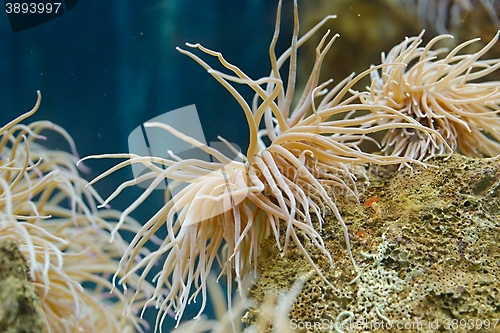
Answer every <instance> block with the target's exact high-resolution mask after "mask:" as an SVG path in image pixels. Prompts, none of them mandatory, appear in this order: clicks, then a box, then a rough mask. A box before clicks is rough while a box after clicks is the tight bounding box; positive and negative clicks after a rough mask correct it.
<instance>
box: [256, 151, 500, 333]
mask: <svg viewBox="0 0 500 333" xmlns="http://www.w3.org/2000/svg"><path fill="white" fill-rule="evenodd" d="M429 164H432V165H434V166H436V167H428V168H424V167H422V166H413V169H409V168H404V169H402V170H398V169H397V167H394V166H388V167H380V166H376V167H375V166H374V167H370V168H368V169H367V175H368V176H369V179H370V183H371V184H370V185H366V184H363V183H359V184H358V189H359V191H360V204H359V205H358V204H357V202H355V201H353V200H349V198H348V197H344V196H342V195H337V196H336V197H337V204H338V206H339V209H340V211H341V214H342V216H343V218H344V221H345V222H346V223H347V224H348V226H349V232H350V239H351V246H352V250H353V253H354V256H355V258H356V261H357V263H358V266H360V270H359V271H358V272H356V271H355V270H354V267H353V266H352V263H351V262H350V260H349V257H348V254H347V251H346V249H345V243H344V240H343V238H342V233H341V229H340V227H339V224H338V222H337V221H336V220H335V218H334V217H333V216H331V215H329V216H327V217H326V222H325V223H324V227H323V231H322V237H323V239H324V240H325V242H326V246H327V249H328V251H329V252H330V253H331V254H332V257H333V259H334V267H331V266H330V265H329V263H328V261H327V260H326V258H323V257H322V256H321V254H320V253H319V252H318V251H317V250H316V248H315V247H314V246H312V245H311V244H308V242H307V239H306V238H305V237H302V238H301V240H302V241H303V242H304V245H305V246H306V248H307V250H308V251H309V253H311V257H312V258H313V260H315V262H316V263H317V264H318V265H319V266H320V267H321V270H322V272H323V273H324V275H325V276H326V278H327V279H328V280H329V281H330V282H331V283H332V285H333V286H334V287H335V289H336V290H335V289H334V288H332V287H330V286H328V284H327V283H325V281H323V280H322V279H321V278H320V277H318V276H317V275H316V276H314V277H313V278H311V279H310V280H309V282H308V283H307V284H306V286H305V287H304V289H303V291H302V293H301V294H300V295H299V297H298V298H297V300H296V302H295V305H294V309H293V311H292V312H291V314H290V318H291V320H292V321H293V323H304V325H302V328H303V329H302V330H301V331H304V332H318V331H321V332H330V331H332V332H335V329H338V331H353V332H355V331H361V330H362V329H366V330H367V331H370V332H400V331H401V332H402V331H405V332H408V331H412V330H411V329H410V330H408V328H406V329H397V328H395V327H391V328H387V324H388V323H389V322H390V323H392V324H395V323H398V322H400V323H408V324H409V325H410V324H411V325H416V324H422V326H421V327H418V329H417V328H415V327H413V331H422V332H435V331H442V332H461V331H463V332H467V331H483V330H484V329H485V326H486V321H487V320H488V321H489V322H488V323H489V325H490V327H489V330H488V331H500V323H498V324H497V325H496V326H495V329H493V324H494V323H496V322H497V321H498V319H500V281H499V278H500V267H499V266H500V232H499V224H500V209H499V207H500V198H499V196H498V193H499V189H500V165H499V163H498V161H495V160H487V159H472V158H467V157H464V156H461V155H454V156H452V157H451V158H450V159H445V158H435V159H433V160H430V161H429ZM299 237H300V235H299ZM259 267H260V268H261V278H260V280H259V282H258V283H257V285H256V288H255V289H254V291H253V295H254V298H255V299H256V300H257V301H262V300H263V297H264V295H265V294H266V293H269V292H270V291H271V290H273V289H278V290H280V289H283V288H289V287H290V285H291V284H292V283H293V281H295V279H296V278H297V276H299V275H300V274H302V273H303V272H307V271H310V270H311V269H312V268H311V267H310V265H309V264H308V263H307V262H306V261H305V260H304V258H303V257H302V256H301V255H300V252H299V251H298V250H297V249H296V248H290V250H288V251H287V253H286V254H285V256H284V257H283V258H281V254H280V252H279V251H278V249H277V247H276V245H275V243H274V242H273V241H269V242H266V243H265V244H264V245H263V248H262V253H261V255H260V257H259ZM256 311H257V310H250V315H249V316H248V317H249V318H252V317H256V316H257V315H258V314H256V313H255V312H256ZM341 322H344V324H346V325H347V324H350V323H354V324H355V323H358V326H355V325H354V326H353V325H351V326H349V325H347V326H342V327H341V326H335V323H337V324H339V323H341ZM306 323H309V324H310V325H309V328H308V327H307V325H305V324H306ZM314 323H317V324H318V326H317V327H313V326H311V325H313V324H314ZM359 323H360V324H359ZM367 323H368V324H369V323H372V324H374V323H378V324H379V325H380V324H381V323H385V324H386V326H385V327H384V328H380V327H378V328H377V327H375V326H374V327H367V326H366V324H367ZM468 323H469V326H467V324H468ZM454 324H456V325H454ZM461 324H464V325H465V326H460V325H461ZM359 325H361V326H359ZM363 325H365V326H363Z"/></svg>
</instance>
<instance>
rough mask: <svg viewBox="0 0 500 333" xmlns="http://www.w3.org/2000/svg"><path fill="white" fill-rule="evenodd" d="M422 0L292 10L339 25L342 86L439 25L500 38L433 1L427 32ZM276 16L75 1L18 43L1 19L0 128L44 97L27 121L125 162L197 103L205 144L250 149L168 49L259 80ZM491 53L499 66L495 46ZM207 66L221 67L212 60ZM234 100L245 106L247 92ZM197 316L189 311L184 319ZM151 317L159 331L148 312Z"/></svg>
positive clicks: (110, 180) (234, 111)
mask: <svg viewBox="0 0 500 333" xmlns="http://www.w3.org/2000/svg"><path fill="white" fill-rule="evenodd" d="M417 2H418V1H395V0H393V1H389V0H379V1H368V0H366V1H357V0H356V1H354V0H353V1H346V0H342V1H333V0H331V1H326V0H325V1H299V15H300V17H301V25H302V26H301V31H307V30H308V29H309V28H310V27H311V26H313V25H314V24H315V23H317V22H318V21H320V20H321V19H322V18H323V17H324V16H326V15H327V14H337V15H338V19H337V20H333V21H332V22H331V23H330V24H329V26H328V27H329V28H330V29H332V31H333V32H334V33H336V32H339V33H340V35H341V37H340V38H339V39H338V40H337V41H336V42H335V43H334V45H333V47H332V50H331V51H330V53H332V55H331V56H329V58H330V62H329V63H328V64H325V66H326V67H327V70H326V71H323V75H325V74H324V73H325V72H327V73H328V74H327V75H328V76H329V77H333V78H334V80H335V81H336V82H339V81H340V80H342V79H343V78H344V77H346V76H347V75H348V74H349V73H350V72H352V71H356V72H358V73H359V72H360V71H362V70H364V69H367V68H369V66H370V64H372V63H376V62H377V61H379V59H380V53H381V52H382V51H386V52H387V51H388V50H389V49H390V48H391V47H392V46H393V45H396V44H397V43H399V42H400V41H401V40H403V39H404V37H405V36H409V35H417V34H418V33H419V32H420V30H421V29H422V28H427V29H428V32H427V34H428V35H427V34H426V35H425V36H426V37H425V39H426V40H429V39H430V38H432V36H433V35H435V34H436V33H437V32H442V31H439V30H440V29H441V28H440V27H442V26H444V27H445V28H450V30H451V28H453V29H455V30H454V31H450V32H452V33H453V32H456V33H457V34H458V35H460V34H464V36H465V37H467V38H470V37H476V35H478V34H481V33H482V32H484V33H485V34H486V36H485V40H490V39H491V38H492V37H493V35H492V34H491V33H490V32H491V31H493V32H494V31H495V29H498V28H495V24H496V23H497V22H495V21H494V20H493V19H489V18H488V14H487V13H486V14H484V13H483V14H482V15H483V16H485V17H486V19H484V20H482V19H478V18H474V19H469V18H470V17H471V16H472V14H470V15H469V16H467V15H465V14H464V16H463V21H462V22H463V25H461V26H459V27H455V26H453V27H452V26H451V25H452V24H451V23H449V22H448V20H449V17H448V16H447V15H446V11H447V10H448V11H451V8H452V6H453V3H454V1H451V0H449V1H437V0H436V3H439V2H441V3H446V6H447V7H446V8H448V9H446V10H445V14H443V15H442V16H441V17H436V20H441V21H443V20H444V23H443V22H441V23H439V24H430V23H436V22H435V21H434V22H427V20H426V18H425V17H423V16H425V15H422V13H420V15H419V12H418V8H419V7H418V6H417ZM431 2H432V1H431ZM457 2H458V1H457ZM471 4H475V2H474V1H472V2H471ZM283 5H284V8H283V10H282V20H281V24H282V25H281V36H280V40H279V42H278V46H277V50H278V52H277V53H278V54H280V53H281V52H282V51H284V50H285V49H286V48H287V47H288V46H289V45H290V38H291V31H292V27H293V19H292V9H291V8H292V3H291V1H284V4H283ZM276 6H277V1H269V0H249V1H229V0H216V1H194V0H187V1H181V0H149V1H148V0H145V1H132V0H108V1H100V0H80V1H79V3H78V5H77V6H76V7H75V8H73V9H72V10H70V11H69V12H67V13H66V14H65V15H63V16H61V17H59V18H57V19H55V20H53V21H50V22H47V23H45V24H43V25H40V26H37V27H34V28H31V29H28V30H24V31H20V32H17V33H13V32H12V31H11V28H10V26H9V21H8V18H7V15H5V14H0V45H1V47H0V72H1V78H0V126H2V125H4V124H6V123H7V122H9V121H10V120H12V119H14V118H16V117H18V116H19V115H21V114H22V113H24V112H26V111H28V110H30V109H31V108H32V107H33V105H34V103H35V101H36V91H37V90H40V91H41V93H42V103H41V107H40V109H39V110H38V111H37V113H36V114H35V115H34V116H32V117H31V118H29V119H27V120H25V121H24V122H25V123H29V122H32V121H35V120H41V119H44V120H50V121H52V122H54V123H56V124H58V125H60V126H62V127H63V128H65V129H66V130H67V131H68V132H69V133H70V135H71V136H72V137H73V139H74V140H75V143H76V145H77V149H78V152H79V154H80V156H81V157H84V156H87V155H94V154H105V153H121V152H127V151H128V147H127V139H128V136H129V134H130V133H131V132H132V130H133V129H135V128H136V127H138V126H140V125H141V124H143V123H144V122H146V121H148V120H149V119H151V118H154V117H156V116H158V115H161V114H163V113H165V112H168V111H170V110H175V109H178V108H181V107H184V106H187V105H191V104H195V105H196V108H197V111H198V113H199V117H200V120H201V123H202V126H203V130H204V134H205V136H206V139H207V140H206V141H207V142H211V141H217V136H218V135H220V136H222V137H224V138H225V139H227V140H229V141H230V142H234V143H236V144H237V145H239V146H240V147H241V148H242V150H245V149H246V146H247V145H248V139H247V138H248V128H247V127H246V121H245V117H244V114H243V112H242V111H241V108H240V106H239V105H238V103H237V102H236V101H235V100H234V99H233V98H232V97H231V95H230V94H229V93H228V92H227V91H226V90H225V89H224V87H222V86H221V85H220V84H219V83H217V82H216V81H215V80H214V79H213V78H212V77H211V76H210V75H209V74H207V73H206V71H205V70H204V69H203V68H201V67H200V66H199V65H198V64H196V63H195V62H194V61H192V60H191V59H189V58H188V57H186V56H184V55H182V54H180V53H179V52H177V51H176V50H175V47H177V46H180V47H182V46H183V45H184V43H185V42H190V43H197V42H199V43H201V44H202V45H204V46H206V47H209V48H211V49H213V50H217V51H220V52H222V53H223V54H224V57H225V58H226V59H227V60H229V61H230V62H232V63H234V64H236V65H237V66H238V67H240V68H241V69H242V70H243V71H244V72H245V73H246V74H248V75H249V76H250V77H251V78H255V79H257V78H260V77H263V76H266V75H268V74H269V71H270V65H269V56H268V47H269V42H270V40H271V38H272V34H273V30H274V25H275V19H276ZM493 6H495V5H494V4H493ZM483 11H484V10H483ZM471 12H472V11H471ZM478 12H480V10H479V11H478ZM464 13H465V10H464ZM481 17H482V16H481ZM447 22H448V23H447ZM477 22H483V23H482V24H484V25H485V27H483V26H480V25H479V24H476V23H477ZM470 34H473V35H472V36H470ZM318 36H319V37H318V38H320V37H321V36H322V34H321V33H320V34H318ZM465 37H464V38H465ZM457 42H459V40H457ZM315 45H317V41H316V40H312V41H311V42H308V43H306V45H305V46H304V48H303V50H302V51H301V52H303V53H302V56H301V59H304V57H305V58H308V57H309V56H308V54H309V55H310V57H309V58H308V59H306V60H302V62H301V63H299V67H300V66H302V67H303V68H305V69H304V71H305V72H307V71H308V70H309V68H310V66H312V63H313V62H314V47H315ZM495 52H497V54H496V56H498V52H499V51H498V48H497V49H496V51H495ZM308 61H309V63H308ZM208 63H209V64H216V61H214V59H208ZM215 66H217V65H215ZM216 68H219V67H216ZM299 74H300V73H299ZM329 77H328V78H329ZM324 79H327V78H326V77H325V78H324ZM299 80H300V77H299ZM302 84H304V83H302ZM299 86H300V83H299ZM239 91H240V92H241V94H242V95H243V96H244V97H245V99H246V100H251V98H252V96H253V94H252V92H251V91H250V89H243V88H242V89H241V90H239ZM44 145H45V146H46V147H48V148H53V149H64V150H68V146H67V144H66V143H65V142H64V140H61V138H60V137H59V136H58V135H54V136H53V137H52V136H49V140H48V141H47V142H46V143H44ZM114 164H115V161H113V160H92V161H89V162H88V163H87V165H88V166H89V167H90V168H91V169H92V172H91V173H90V174H88V175H85V177H86V178H87V179H88V180H90V179H92V178H94V177H95V176H97V175H98V174H100V173H102V172H103V171H104V170H106V169H107V168H109V167H111V166H112V165H114ZM131 178H132V171H131V170H130V169H126V170H121V171H120V172H118V173H115V174H113V175H111V176H109V177H107V178H106V179H105V180H103V181H100V182H98V183H97V184H96V185H95V188H96V189H97V191H98V192H99V193H100V195H101V196H102V197H107V196H108V195H109V194H111V192H112V191H113V190H114V189H115V188H116V186H117V185H118V184H120V183H121V182H123V181H124V180H127V179H131ZM157 192H159V193H157V194H156V195H154V196H152V197H151V198H150V199H148V201H147V203H146V204H145V205H142V206H141V207H140V208H139V209H138V210H136V211H135V212H134V213H133V214H132V216H133V217H135V218H136V219H137V220H138V221H139V222H141V221H145V220H146V219H147V218H149V216H151V215H152V214H153V213H154V212H156V210H157V209H158V207H159V206H160V205H162V201H163V193H162V192H161V191H157ZM138 193H141V189H136V190H134V189H132V190H129V191H127V192H125V194H122V195H120V196H119V197H118V198H117V199H116V200H114V201H113V202H111V205H112V206H113V208H116V209H120V210H123V209H125V208H126V207H127V206H128V205H129V204H130V203H131V202H132V200H133V199H134V198H135V197H136V196H137V194H138ZM160 236H161V235H160ZM194 311H197V308H196V306H195V310H194ZM195 313H196V312H192V313H186V314H185V316H184V318H185V319H190V318H191V317H192V315H193V314H195ZM147 314H150V315H151V320H150V322H151V323H152V325H153V326H154V318H155V315H156V313H155V311H149V313H147ZM174 324H175V322H174V320H171V321H167V322H166V324H165V326H164V332H168V331H169V330H170V327H171V326H169V325H172V326H173V325H174Z"/></svg>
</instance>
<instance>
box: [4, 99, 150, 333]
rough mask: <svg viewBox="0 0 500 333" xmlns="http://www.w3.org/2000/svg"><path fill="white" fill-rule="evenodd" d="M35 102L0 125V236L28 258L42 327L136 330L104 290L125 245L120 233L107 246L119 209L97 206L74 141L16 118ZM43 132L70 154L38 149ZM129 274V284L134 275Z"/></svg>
mask: <svg viewBox="0 0 500 333" xmlns="http://www.w3.org/2000/svg"><path fill="white" fill-rule="evenodd" d="M40 102H41V95H40V92H38V100H37V103H36V105H35V107H34V108H33V109H32V110H31V111H29V112H27V113H25V114H23V115H21V116H19V117H18V118H16V119H14V120H13V121H11V122H10V123H8V124H6V125H5V126H3V127H1V128H0V240H12V241H14V242H15V243H16V244H18V246H19V250H20V252H21V253H22V255H23V256H24V258H25V259H26V261H27V263H28V267H29V273H30V278H31V281H32V283H33V285H34V286H35V289H36V291H37V292H38V295H39V296H40V301H41V305H42V312H43V315H44V320H45V331H46V332H71V333H73V332H77V331H83V332H130V331H135V330H138V331H141V332H142V331H143V330H142V327H141V325H140V322H141V320H139V319H138V318H137V316H135V315H133V314H131V315H130V316H128V317H124V316H122V313H123V304H122V303H123V302H125V301H126V297H125V295H124V293H123V292H121V291H119V290H118V289H115V290H114V293H113V294H110V291H111V290H112V289H113V286H112V284H111V281H110V279H109V277H110V276H111V275H112V274H113V273H114V272H115V271H116V270H117V269H118V260H119V259H120V258H121V256H122V254H123V252H124V250H125V248H126V247H127V245H128V244H127V243H126V242H125V241H123V239H121V238H119V239H117V240H116V241H115V242H114V243H112V244H110V243H109V238H110V231H111V230H112V229H113V228H114V227H115V222H112V221H116V219H117V218H118V216H119V215H120V213H119V212H117V211H113V210H105V211H98V210H97V202H102V199H101V198H100V197H99V195H98V194H97V193H96V192H95V191H94V190H93V188H92V187H86V185H87V181H86V180H84V179H83V178H81V177H80V176H79V170H78V169H77V167H76V162H77V161H78V155H77V152H76V149H75V145H74V143H73V140H72V139H71V137H70V136H69V134H68V133H67V132H66V131H65V130H64V129H63V128H61V127H59V126H57V125H55V124H53V123H51V122H48V121H38V122H33V123H31V124H29V125H24V124H22V123H21V122H22V121H23V120H24V119H26V118H28V117H29V116H31V115H32V114H33V113H35V112H36V111H37V109H38V107H39V105H40ZM44 130H51V131H54V132H56V133H58V134H59V135H61V136H62V137H63V138H64V139H66V141H67V143H68V144H69V146H70V148H71V151H72V154H70V153H68V152H65V151H62V150H49V149H46V148H44V147H43V146H41V145H40V144H39V143H38V142H40V141H43V140H46V138H45V137H44V136H43V135H41V134H40V133H41V132H42V131H44ZM81 168H84V166H83V165H82V167H81ZM125 229H129V230H131V231H133V232H135V231H137V230H139V227H138V223H137V222H136V221H133V220H132V219H127V221H126V227H125ZM130 278H131V285H134V284H135V281H137V280H138V277H137V276H136V277H134V276H131V277H130ZM151 287H152V286H150V285H148V284H142V288H143V289H141V291H138V292H139V294H140V295H139V297H138V303H136V304H132V305H131V307H133V308H139V309H140V308H141V307H142V306H143V304H144V301H145V299H146V296H145V294H146V293H148V292H149V293H151V292H152V290H151ZM4 324H5V322H3V324H2V325H4ZM142 324H145V323H142ZM134 326H135V327H134Z"/></svg>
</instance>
